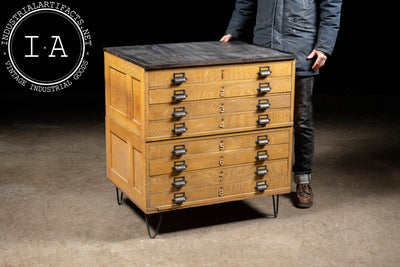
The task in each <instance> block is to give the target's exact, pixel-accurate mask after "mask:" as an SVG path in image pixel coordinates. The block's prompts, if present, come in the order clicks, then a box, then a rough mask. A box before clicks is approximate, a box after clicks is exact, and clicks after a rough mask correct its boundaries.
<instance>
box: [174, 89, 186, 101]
mask: <svg viewBox="0 0 400 267" xmlns="http://www.w3.org/2000/svg"><path fill="white" fill-rule="evenodd" d="M186 98H187V94H186V91H185V90H174V95H173V96H172V99H173V100H174V101H182V100H185V99H186Z"/></svg>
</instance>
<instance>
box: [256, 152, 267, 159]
mask: <svg viewBox="0 0 400 267" xmlns="http://www.w3.org/2000/svg"><path fill="white" fill-rule="evenodd" d="M267 159H268V152H267V150H261V151H257V156H256V160H260V161H262V160H267Z"/></svg>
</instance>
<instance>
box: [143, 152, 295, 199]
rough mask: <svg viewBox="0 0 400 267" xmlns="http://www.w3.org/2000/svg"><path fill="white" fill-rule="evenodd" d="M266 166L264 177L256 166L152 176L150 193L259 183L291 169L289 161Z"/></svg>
mask: <svg viewBox="0 0 400 267" xmlns="http://www.w3.org/2000/svg"><path fill="white" fill-rule="evenodd" d="M266 166H267V169H268V172H267V174H266V175H265V176H263V177H260V176H259V175H256V174H255V172H256V170H257V166H255V165H254V164H246V165H239V166H230V167H221V168H214V169H207V170H201V171H191V172H186V173H184V174H182V175H174V174H172V173H170V174H165V175H158V176H152V177H150V193H162V192H180V191H185V190H187V189H191V188H194V187H199V186H208V185H209V186H213V185H223V184H227V183H239V182H243V181H259V180H263V179H267V178H270V177H274V176H282V175H285V174H287V173H288V170H289V168H290V167H289V163H288V160H287V159H283V160H274V161H270V162H268V163H267V164H266ZM181 181H184V182H181Z"/></svg>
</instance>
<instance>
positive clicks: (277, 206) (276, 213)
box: [272, 195, 279, 218]
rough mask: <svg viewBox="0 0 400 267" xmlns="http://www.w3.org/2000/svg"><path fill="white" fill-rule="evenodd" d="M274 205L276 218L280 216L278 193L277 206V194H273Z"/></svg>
mask: <svg viewBox="0 0 400 267" xmlns="http://www.w3.org/2000/svg"><path fill="white" fill-rule="evenodd" d="M272 205H273V206H274V218H276V217H278V212H279V195H276V206H275V196H272Z"/></svg>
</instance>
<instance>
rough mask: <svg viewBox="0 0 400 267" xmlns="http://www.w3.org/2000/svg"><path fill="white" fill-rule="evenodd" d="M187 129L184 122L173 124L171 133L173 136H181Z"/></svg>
mask: <svg viewBox="0 0 400 267" xmlns="http://www.w3.org/2000/svg"><path fill="white" fill-rule="evenodd" d="M187 129H188V128H186V125H185V123H184V122H182V123H174V129H172V132H173V133H174V134H177V135H180V134H183V133H185V132H186V131H187Z"/></svg>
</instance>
